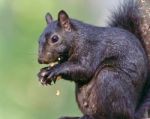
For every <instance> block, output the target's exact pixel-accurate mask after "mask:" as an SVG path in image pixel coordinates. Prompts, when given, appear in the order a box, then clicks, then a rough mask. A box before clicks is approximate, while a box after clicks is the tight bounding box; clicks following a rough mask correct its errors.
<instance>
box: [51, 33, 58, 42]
mask: <svg viewBox="0 0 150 119" xmlns="http://www.w3.org/2000/svg"><path fill="white" fill-rule="evenodd" d="M58 40H59V37H58V36H57V35H54V36H53V37H52V38H51V41H52V43H55V42H57V41H58Z"/></svg>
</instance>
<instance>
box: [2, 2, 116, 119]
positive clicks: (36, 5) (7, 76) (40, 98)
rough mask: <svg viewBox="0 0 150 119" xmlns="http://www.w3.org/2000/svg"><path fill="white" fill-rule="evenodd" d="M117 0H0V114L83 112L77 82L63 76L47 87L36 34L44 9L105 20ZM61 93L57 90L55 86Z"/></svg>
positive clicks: (7, 117) (41, 118)
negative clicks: (42, 80) (77, 98)
mask: <svg viewBox="0 0 150 119" xmlns="http://www.w3.org/2000/svg"><path fill="white" fill-rule="evenodd" d="M116 2H117V0H111V1H110V0H105V1H103V0H0V119H57V118H58V117H60V116H62V115H63V116H65V115H68V116H77V115H78V116H79V115H81V113H80V111H79V109H78V107H77V105H76V102H75V96H74V83H73V82H69V81H65V80H60V81H57V83H56V85H53V86H48V87H43V86H41V85H40V84H39V82H38V79H37V76H36V74H37V72H38V71H39V69H40V68H41V67H44V65H42V66H41V65H39V64H38V63H37V51H38V42H37V40H38V37H39V35H40V33H41V32H42V30H43V28H44V27H45V25H46V23H45V19H44V16H45V13H46V12H48V11H49V12H50V13H51V14H52V15H53V17H54V18H55V19H56V18H57V13H58V11H59V10H61V9H64V10H66V11H67V12H68V14H69V16H71V17H73V18H76V19H79V20H81V21H84V22H87V23H90V24H94V25H99V26H103V25H105V22H104V21H106V20H107V18H106V16H108V10H110V9H111V8H112V6H116ZM58 89H59V90H60V96H56V90H58Z"/></svg>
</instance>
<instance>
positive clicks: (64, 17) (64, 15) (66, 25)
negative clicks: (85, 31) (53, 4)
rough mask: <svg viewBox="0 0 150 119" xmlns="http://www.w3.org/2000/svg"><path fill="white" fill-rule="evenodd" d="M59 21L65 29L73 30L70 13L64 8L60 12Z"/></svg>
mask: <svg viewBox="0 0 150 119" xmlns="http://www.w3.org/2000/svg"><path fill="white" fill-rule="evenodd" d="M58 23H59V25H60V26H61V28H63V29H64V30H65V31H68V32H70V31H71V22H70V19H69V16H68V14H67V13H66V12H65V11H64V10H61V11H59V13H58Z"/></svg>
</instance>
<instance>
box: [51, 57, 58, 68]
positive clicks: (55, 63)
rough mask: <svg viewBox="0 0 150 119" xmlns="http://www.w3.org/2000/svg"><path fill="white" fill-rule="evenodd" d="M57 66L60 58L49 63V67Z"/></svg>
mask: <svg viewBox="0 0 150 119" xmlns="http://www.w3.org/2000/svg"><path fill="white" fill-rule="evenodd" d="M57 64H61V58H60V57H58V58H57V60H56V61H54V62H50V63H49V65H50V67H53V66H55V65H57Z"/></svg>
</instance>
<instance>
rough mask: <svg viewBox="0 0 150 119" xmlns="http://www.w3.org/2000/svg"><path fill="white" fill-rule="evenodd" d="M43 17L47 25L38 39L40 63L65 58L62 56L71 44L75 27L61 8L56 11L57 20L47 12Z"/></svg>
mask: <svg viewBox="0 0 150 119" xmlns="http://www.w3.org/2000/svg"><path fill="white" fill-rule="evenodd" d="M45 18H46V22H47V27H46V28H45V29H44V31H43V33H42V34H41V36H40V39H39V54H38V61H39V63H42V64H49V63H52V62H55V61H58V59H59V60H61V59H66V58H65V57H64V56H66V54H67V52H68V51H69V48H70V46H71V42H72V40H73V34H74V31H75V28H74V26H73V24H72V23H71V20H70V18H69V16H68V15H67V13H66V12H65V11H63V10H61V11H60V12H59V13H58V20H55V21H53V18H52V16H51V15H50V14H49V13H47V14H46V16H45Z"/></svg>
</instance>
